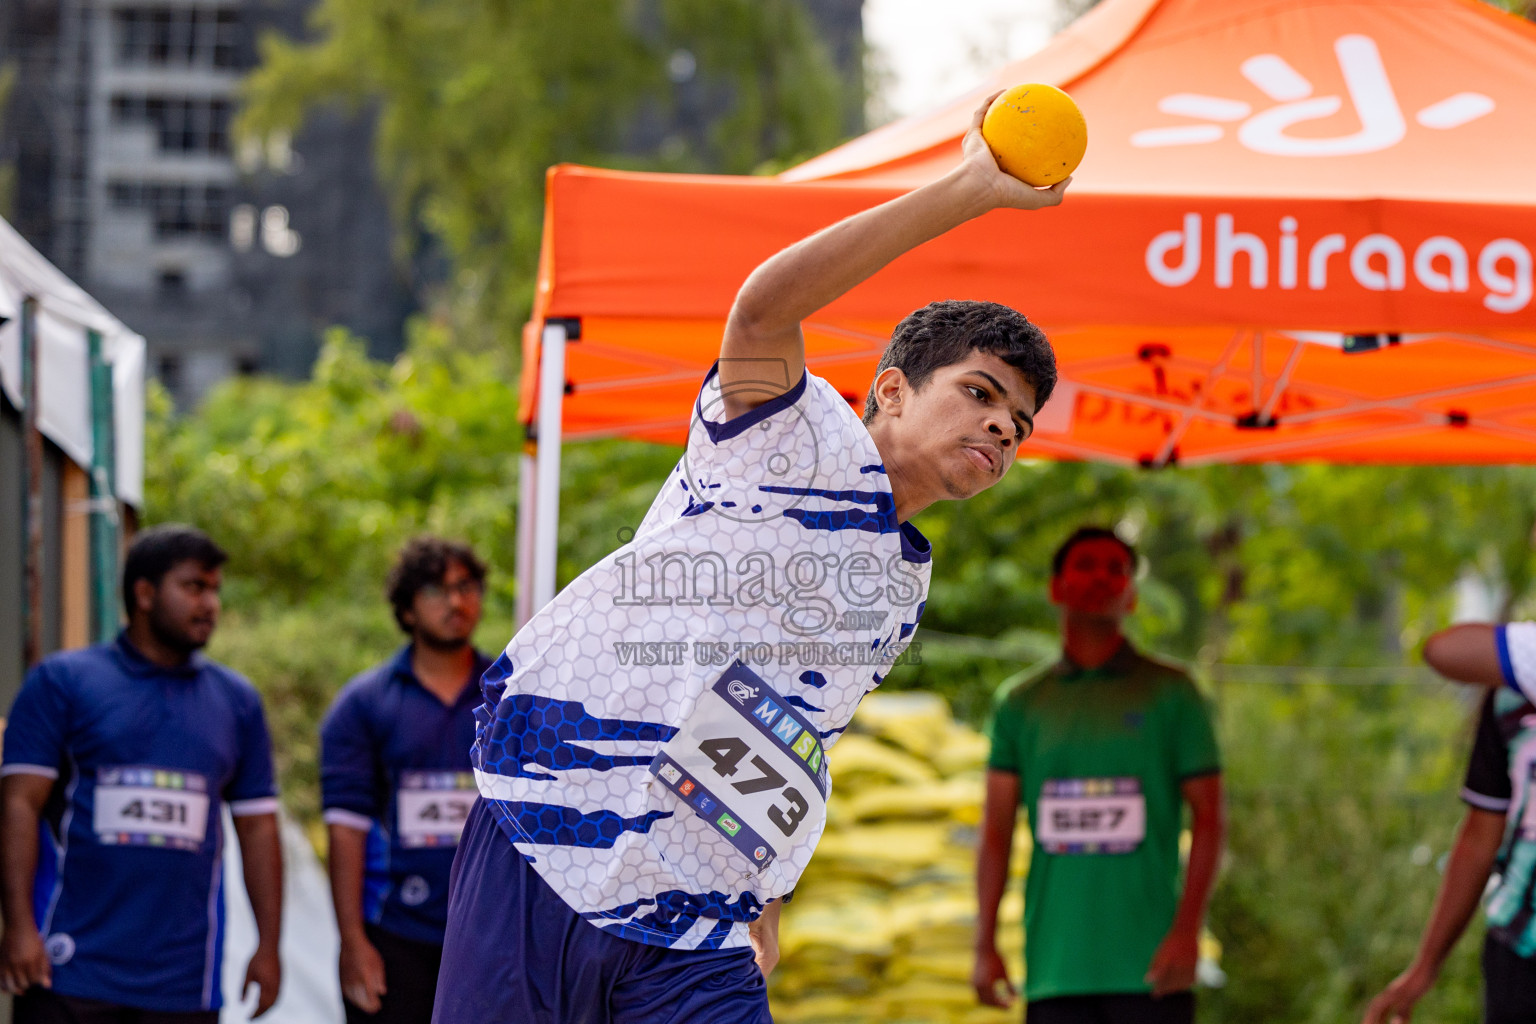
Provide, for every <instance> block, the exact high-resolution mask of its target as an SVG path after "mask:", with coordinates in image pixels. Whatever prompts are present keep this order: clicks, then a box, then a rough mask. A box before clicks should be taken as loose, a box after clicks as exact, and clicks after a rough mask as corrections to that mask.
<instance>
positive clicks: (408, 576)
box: [385, 537, 485, 634]
mask: <svg viewBox="0 0 1536 1024" xmlns="http://www.w3.org/2000/svg"><path fill="white" fill-rule="evenodd" d="M455 562H457V563H458V564H459V565H461V566H463V567H464V571H465V572H467V573H469V575H470V578H471V579H473V580H474V581H475V582H476V583H482V584H483V583H484V582H485V563H484V562H482V561H480V559H478V558H476V557H475V553H474V552H473V551H471V550H470V549H469V546H468V545H465V544H458V543H455V542H454V541H451V540H443V539H442V538H441V537H415V538H413V539H411V540H409V541H407V542H406V544H405V547H403V548H401V549H400V557H399V558H397V559H396V560H395V566H394V568H393V569H390V570H389V580H388V582H387V583H386V584H385V592H386V593H387V594H388V596H389V604H390V607H391V608H393V609H394V612H395V622H396V623H397V624H398V625H399V626H400V629H401V630H402V631H404V632H405V633H407V634H409V633H410V632H411V627H410V626H408V625H406V622H405V613H406V612H408V611H410V610H411V605H412V604H414V603H415V602H416V595H417V594H418V593H420V592H421V588H422V587H425V586H430V585H431V584H434V583H441V582H443V577H444V576H446V575H448V567H449V566H450V565H452V564H453V563H455Z"/></svg>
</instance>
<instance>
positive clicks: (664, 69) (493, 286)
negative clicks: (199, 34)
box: [241, 0, 862, 342]
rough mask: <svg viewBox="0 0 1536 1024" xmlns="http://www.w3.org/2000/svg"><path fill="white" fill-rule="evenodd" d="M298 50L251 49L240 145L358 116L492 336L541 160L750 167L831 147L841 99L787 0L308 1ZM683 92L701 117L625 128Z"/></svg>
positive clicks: (645, 120) (843, 106)
mask: <svg viewBox="0 0 1536 1024" xmlns="http://www.w3.org/2000/svg"><path fill="white" fill-rule="evenodd" d="M314 28H315V34H316V36H317V39H316V41H314V42H309V43H295V42H292V41H288V40H285V39H282V38H280V37H278V36H275V35H273V36H268V37H267V38H265V39H263V40H262V44H261V53H262V61H261V65H260V67H259V68H258V69H257V70H256V71H255V73H254V74H252V75H251V77H250V78H249V79H248V80H247V82H246V86H245V101H246V108H245V112H244V115H243V117H242V120H241V126H242V129H243V131H244V132H245V133H247V134H251V135H255V136H264V135H266V134H268V133H270V132H273V131H278V130H285V131H292V130H295V129H297V128H298V127H299V126H300V125H302V123H303V121H304V119H305V116H306V115H307V114H308V113H309V112H310V111H311V110H313V109H315V108H316V107H317V106H319V105H322V104H325V103H329V102H336V101H344V102H350V103H353V104H368V105H370V106H371V107H372V108H373V109H375V110H377V114H378V142H377V147H378V153H377V161H378V166H379V167H380V169H381V171H382V173H383V176H384V178H385V180H386V182H387V184H388V186H389V188H390V190H391V192H392V194H393V196H394V199H395V204H396V207H397V210H398V211H399V213H400V215H401V217H402V219H403V220H405V221H406V222H410V221H412V220H415V221H416V222H419V224H420V225H421V226H422V227H423V228H424V229H425V230H426V231H427V232H429V233H430V234H431V235H433V236H435V237H437V238H439V239H441V240H442V242H443V243H444V245H445V246H446V249H447V251H448V253H449V255H450V256H451V258H452V261H453V265H454V268H455V273H456V278H455V282H454V286H455V291H456V292H457V293H458V295H460V296H463V297H466V298H467V299H468V300H469V301H470V302H471V304H472V305H473V308H474V310H475V317H474V320H475V322H476V323H478V324H480V325H488V326H489V327H490V328H491V332H492V334H493V335H499V336H500V340H502V341H503V342H505V341H507V340H510V338H511V337H512V336H513V332H515V330H516V328H517V326H518V325H520V324H521V323H522V321H523V319H524V318H525V317H526V313H527V309H528V304H529V299H530V296H531V294H532V293H531V282H532V276H533V272H534V268H535V265H536V262H537V257H538V247H539V237H540V226H541V222H542V214H543V194H544V174H545V170H546V168H548V167H549V166H551V165H552V164H556V163H560V162H580V163H586V164H596V165H600V166H615V167H630V168H660V169H666V170H718V171H729V172H734V173H746V172H750V171H751V170H753V169H754V168H756V167H757V166H758V165H760V164H762V163H763V162H765V161H776V162H781V163H782V162H785V161H787V160H789V159H790V158H793V157H796V156H810V155H813V154H814V153H817V152H819V151H821V150H823V149H825V148H827V147H829V146H830V145H832V144H833V143H835V142H836V141H837V139H838V137H839V135H840V133H841V132H842V130H843V127H842V126H843V124H844V115H845V113H846V112H847V110H848V109H849V107H850V105H851V104H857V103H860V102H862V96H858V95H857V94H856V93H857V90H856V89H853V88H852V87H851V86H850V85H849V84H848V83H845V82H843V81H842V80H841V79H840V78H839V76H838V74H837V72H836V69H835V67H834V66H833V63H832V60H831V57H830V55H829V52H828V50H827V47H826V46H825V44H824V43H823V42H822V40H821V38H820V36H819V35H818V33H817V32H816V31H815V29H814V27H813V26H812V24H811V23H810V21H809V16H808V15H807V14H806V12H805V10H804V7H803V5H802V4H801V3H799V2H797V0H646V2H637V0H455V2H453V3H442V2H439V0H321V2H320V3H319V4H317V5H316V7H315V12H314ZM674 57H675V58H676V59H677V61H681V62H682V63H681V65H680V66H679V69H678V70H677V71H674V72H673V73H672V74H673V77H685V76H684V75H683V74H681V73H680V72H687V74H686V77H687V78H688V82H689V90H690V91H689V92H688V93H687V96H688V97H689V102H691V103H694V104H696V105H698V106H699V107H700V108H701V112H700V116H701V118H702V119H703V120H706V121H707V123H708V130H707V132H706V133H704V134H703V137H701V138H698V139H690V138H689V136H688V135H687V133H682V134H678V135H676V136H675V137H672V138H670V139H667V140H663V143H664V144H662V145H661V146H660V147H659V148H658V147H656V146H655V145H654V143H653V142H648V141H647V140H646V139H645V137H644V131H643V129H645V128H646V126H647V125H648V124H653V123H654V122H656V121H657V120H658V119H659V118H662V117H665V116H667V115H669V114H670V113H671V112H672V111H673V109H674V108H675V107H676V105H677V104H678V103H680V102H681V101H682V100H681V97H682V96H683V95H684V94H683V91H682V90H681V89H680V88H679V87H678V86H677V85H676V84H674V82H673V81H672V80H671V78H669V66H670V65H671V64H673V63H674V61H673V58H674Z"/></svg>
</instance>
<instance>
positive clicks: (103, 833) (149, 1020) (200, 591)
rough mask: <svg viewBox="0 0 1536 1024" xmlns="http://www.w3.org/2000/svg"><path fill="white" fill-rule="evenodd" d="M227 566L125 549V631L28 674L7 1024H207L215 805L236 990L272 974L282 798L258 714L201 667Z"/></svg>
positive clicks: (163, 550) (236, 690)
mask: <svg viewBox="0 0 1536 1024" xmlns="http://www.w3.org/2000/svg"><path fill="white" fill-rule="evenodd" d="M225 558H226V556H225V554H224V552H223V551H222V550H220V548H219V547H218V545H216V544H214V542H213V541H212V540H210V539H209V538H208V536H207V535H206V534H204V533H202V532H201V531H199V530H194V529H192V528H190V527H186V526H173V525H168V526H159V527H155V528H153V529H150V530H146V531H144V532H143V533H142V534H140V535H139V537H138V539H136V540H135V541H134V543H133V545H132V546H131V547H130V548H129V549H128V555H127V558H126V560H125V562H124V568H123V603H124V604H125V606H126V607H127V610H128V626H127V628H126V629H125V630H124V631H123V632H122V633H121V634H119V636H118V638H117V639H116V640H115V641H114V642H112V643H110V644H101V645H99V646H96V647H91V648H87V649H85V650H78V651H65V652H61V653H59V654H54V655H52V656H50V657H48V658H45V659H44V660H43V661H41V662H40V663H38V665H37V666H35V667H34V668H33V669H32V671H31V672H30V673H29V674H28V675H27V679H26V682H25V683H24V684H23V686H22V689H21V693H20V694H18V695H17V697H16V703H15V705H14V707H13V708H12V709H11V717H10V724H9V726H8V728H7V730H6V736H5V759H4V766H3V768H0V774H3V776H4V778H3V781H0V804H3V808H4V810H3V814H4V819H3V830H0V831H3V840H0V845H3V867H0V901H3V909H4V915H5V935H4V939H3V944H0V984H3V987H4V988H5V990H6V991H7V992H11V993H13V994H15V995H16V996H18V998H17V1000H16V1003H15V1022H16V1024H130V1022H132V1024H161V1022H163V1024H173V1022H175V1024H214V1022H215V1021H217V1020H218V1016H219V1014H218V1011H219V1007H220V1005H221V999H220V992H219V977H220V967H221V960H222V956H223V937H224V897H223V879H224V873H223V863H222V860H221V857H222V850H223V836H224V831H223V828H222V825H221V822H222V814H223V809H224V808H225V807H226V806H227V807H228V808H229V810H230V813H231V814H232V815H233V817H234V823H235V834H236V836H237V837H238V838H239V842H240V855H241V860H242V862H243V864H244V869H245V886H246V890H247V891H248V892H249V894H250V899H251V908H252V910H253V911H254V912H255V917H256V929H257V936H258V942H257V948H256V953H255V955H254V956H252V957H251V961H250V964H249V966H248V967H247V969H246V973H245V986H244V991H247V992H248V991H249V990H250V986H252V985H256V986H257V987H258V988H259V990H260V993H259V997H258V1000H257V1004H256V1014H255V1015H256V1016H260V1015H261V1014H263V1013H265V1012H266V1011H267V1009H268V1008H270V1007H271V1005H272V1003H273V1002H274V1001H275V1000H276V999H277V993H278V986H279V984H280V982H281V976H282V971H281V967H280V964H279V962H278V952H277V943H278V932H279V927H280V923H281V916H282V853H281V850H280V847H279V843H278V828H277V788H276V785H275V784H274V782H273V776H272V751H271V742H270V740H269V738H268V735H267V724H266V719H265V717H264V716H263V714H262V708H261V698H260V697H259V696H258V694H257V692H256V690H255V688H254V687H252V686H251V684H250V683H249V682H247V681H246V680H245V679H244V678H242V677H241V676H239V675H237V674H236V673H234V672H232V671H230V670H229V669H227V668H225V667H224V666H222V665H218V664H215V663H214V662H212V661H209V660H207V659H206V658H204V657H202V656H201V655H200V654H199V653H198V651H199V650H200V649H201V648H202V647H203V646H204V645H206V644H207V643H208V639H209V637H210V636H212V634H213V630H214V627H215V626H216V625H217V623H218V617H219V586H220V582H221V573H220V566H221V565H223V563H224V561H225Z"/></svg>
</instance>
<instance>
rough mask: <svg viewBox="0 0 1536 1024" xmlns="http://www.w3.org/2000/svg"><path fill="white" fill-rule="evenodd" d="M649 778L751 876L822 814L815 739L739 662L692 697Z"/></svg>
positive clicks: (823, 780) (823, 781) (824, 781)
mask: <svg viewBox="0 0 1536 1024" xmlns="http://www.w3.org/2000/svg"><path fill="white" fill-rule="evenodd" d="M651 773H652V774H654V775H655V776H656V777H657V778H659V779H661V781H662V782H664V783H665V784H666V786H667V788H669V789H670V790H672V792H674V793H676V794H677V796H678V797H679V798H680V799H681V800H682V801H683V803H684V804H685V805H686V806H687V807H688V808H689V809H690V810H692V811H693V812H694V813H695V814H698V815H699V816H700V817H702V818H703V819H704V820H705V821H707V822H708V823H709V824H710V825H711V826H712V827H713V828H714V829H715V831H717V832H719V833H720V834H721V835H723V836H725V838H726V839H728V840H729V841H730V843H731V845H732V846H734V847H735V848H736V850H737V852H739V853H740V854H741V855H742V857H743V858H745V859H746V862H747V864H748V865H749V867H750V868H751V869H752V870H754V871H761V870H763V869H764V868H766V867H767V866H768V865H769V864H771V863H773V861H774V859H775V858H776V857H778V856H779V854H780V852H782V851H785V850H788V849H789V848H790V847H792V846H794V845H795V844H796V843H798V842H800V841H802V840H804V839H806V838H807V837H809V836H813V835H815V834H816V829H817V828H818V827H819V826H820V825H821V823H822V822H823V821H824V820H825V818H826V814H827V787H828V774H827V764H826V759H825V754H824V752H823V750H822V747H821V734H820V733H818V732H817V731H816V729H815V728H813V727H812V726H811V724H810V723H809V722H808V721H806V720H805V718H803V717H802V716H801V715H800V714H799V713H798V712H796V711H795V710H794V709H793V708H791V707H790V706H789V704H788V703H787V702H786V701H785V700H784V698H783V697H780V696H779V695H778V694H777V693H775V692H774V691H773V689H772V688H771V687H770V686H769V685H768V684H767V683H765V682H764V681H763V680H762V679H761V678H759V677H758V675H757V674H756V673H755V672H753V671H752V670H751V669H749V668H747V667H746V666H745V665H742V664H741V663H739V662H738V663H737V664H735V665H732V666H731V667H730V668H729V669H727V670H726V672H725V674H724V675H722V676H721V677H720V678H719V679H717V680H716V681H715V684H714V685H713V686H712V687H710V688H709V689H708V690H706V691H705V692H704V694H703V696H701V697H700V698H699V703H698V706H697V707H696V708H695V709H694V712H693V714H692V715H691V716H689V718H688V720H687V721H686V722H684V723H683V725H682V727H681V728H680V729H679V730H678V733H677V735H676V736H674V737H672V739H671V740H669V741H667V743H666V745H665V746H663V747H662V748H661V753H659V754H657V755H656V759H655V760H654V761H652V762H651Z"/></svg>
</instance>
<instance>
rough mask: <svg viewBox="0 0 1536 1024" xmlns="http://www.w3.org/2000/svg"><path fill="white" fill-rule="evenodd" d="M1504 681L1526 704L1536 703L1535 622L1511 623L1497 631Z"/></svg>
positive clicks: (1495, 632) (1495, 635)
mask: <svg viewBox="0 0 1536 1024" xmlns="http://www.w3.org/2000/svg"><path fill="white" fill-rule="evenodd" d="M1494 637H1495V640H1496V642H1497V643H1498V646H1499V665H1500V666H1501V667H1502V668H1503V669H1504V681H1505V682H1506V683H1508V684H1509V686H1510V688H1511V689H1513V690H1515V691H1516V692H1518V693H1520V694H1522V695H1523V696H1524V697H1525V698H1526V699H1527V700H1536V622H1510V623H1506V624H1505V625H1502V626H1499V627H1498V628H1497V629H1496V630H1494Z"/></svg>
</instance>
